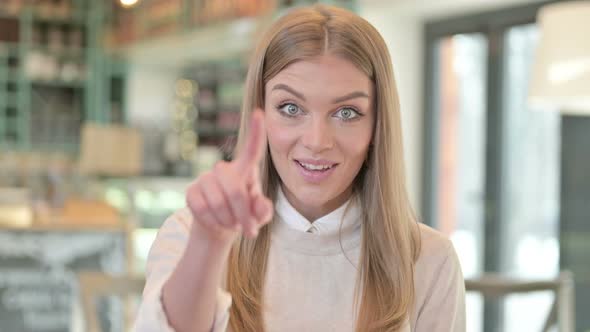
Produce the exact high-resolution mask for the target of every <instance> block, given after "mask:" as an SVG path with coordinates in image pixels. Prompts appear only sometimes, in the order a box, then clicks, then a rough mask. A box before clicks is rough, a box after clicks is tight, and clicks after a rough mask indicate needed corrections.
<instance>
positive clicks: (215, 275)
mask: <svg viewBox="0 0 590 332" xmlns="http://www.w3.org/2000/svg"><path fill="white" fill-rule="evenodd" d="M253 59H254V61H253V62H252V63H251V65H250V68H249V71H248V76H247V81H246V89H245V98H244V104H243V110H242V123H241V127H240V136H239V137H240V139H239V143H238V151H239V152H240V153H239V154H238V156H237V157H236V158H235V159H234V160H233V161H232V162H221V163H218V164H217V165H216V167H215V168H214V169H213V170H212V171H210V172H209V173H206V174H204V175H201V176H200V177H199V178H198V179H197V180H196V181H195V182H194V183H193V184H191V185H190V187H189V188H188V190H187V194H186V197H187V208H186V209H185V210H182V211H179V212H177V213H176V214H174V215H173V216H171V217H170V218H169V219H168V220H166V222H165V223H164V225H163V226H162V228H161V229H160V232H159V234H158V236H157V238H156V241H155V243H154V245H153V247H152V249H151V252H150V256H149V259H148V267H147V283H146V287H145V290H144V294H143V302H142V305H141V308H140V312H139V315H138V317H137V321H136V326H135V327H136V330H137V331H197V332H201V331H203V332H205V331H215V332H219V331H233V332H242V331H247V332H261V331H267V332H275V331H276V332H279V331H280V332H285V331H287V332H290V331H293V332H315V331H317V332H320V331H321V332H325V331H338V332H347V331H351V332H352V331H357V332H361V331H362V332H364V331H387V332H389V331H420V332H427V331H428V332H433V331H434V332H443V331H444V332H446V331H464V330H465V308H464V306H465V304H464V296H465V295H464V281H463V277H462V274H461V270H460V267H459V263H458V260H457V256H456V254H455V252H454V249H453V247H452V245H451V243H450V241H448V240H447V239H445V238H444V237H443V236H442V235H440V234H439V233H437V232H436V231H434V230H432V229H430V228H428V227H426V226H424V225H422V224H419V223H418V222H417V220H416V218H415V217H414V215H413V213H412V209H411V207H410V203H409V201H408V196H407V193H406V187H405V180H404V166H403V161H402V156H403V153H402V133H401V126H400V112H399V102H398V96H397V91H396V86H395V82H394V78H393V69H392V65H391V60H390V57H389V53H388V51H387V47H386V45H385V42H384V41H383V39H382V38H381V36H380V35H379V33H378V32H377V31H376V30H375V28H373V27H372V26H371V25H370V24H369V23H368V22H366V21H365V20H364V19H362V18H360V17H359V16H357V15H355V14H353V13H351V12H349V11H346V10H343V9H338V8H335V7H328V6H321V5H316V6H313V7H308V8H300V9H296V10H294V11H292V12H290V13H288V14H287V15H285V16H284V17H282V18H281V19H279V20H278V21H277V22H276V23H275V24H274V25H273V26H272V27H271V28H270V29H269V30H268V32H267V33H266V35H265V36H264V38H263V39H262V41H261V42H260V43H259V45H258V47H257V49H256V51H255V54H254V58H253Z"/></svg>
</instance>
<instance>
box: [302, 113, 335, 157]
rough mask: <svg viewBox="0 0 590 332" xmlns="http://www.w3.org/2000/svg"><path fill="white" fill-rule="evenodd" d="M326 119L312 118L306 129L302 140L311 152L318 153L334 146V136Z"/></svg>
mask: <svg viewBox="0 0 590 332" xmlns="http://www.w3.org/2000/svg"><path fill="white" fill-rule="evenodd" d="M326 122H327V121H325V120H324V119H317V118H316V119H312V121H311V122H310V123H309V126H308V127H307V128H305V129H304V133H303V137H302V142H303V145H304V146H305V147H306V148H307V149H308V150H310V151H311V152H314V153H318V152H322V151H324V150H329V149H331V148H332V147H333V146H334V137H333V133H332V129H331V128H330V125H329V124H328V123H326Z"/></svg>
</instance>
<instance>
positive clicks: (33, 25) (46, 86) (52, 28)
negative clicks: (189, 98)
mask: <svg viewBox="0 0 590 332" xmlns="http://www.w3.org/2000/svg"><path fill="white" fill-rule="evenodd" d="M31 3H32V2H30V1H25V0H10V1H6V2H2V3H0V150H18V151H39V150H40V151H48V152H54V151H55V152H68V153H77V151H78V142H79V138H80V130H81V127H82V125H83V123H84V122H87V121H91V122H100V123H109V122H125V116H124V106H125V104H124V98H123V97H124V93H122V92H121V91H112V90H113V89H112V88H113V86H116V87H117V88H120V89H122V88H123V87H124V84H121V81H124V79H125V70H124V68H125V65H124V62H121V61H116V60H114V59H112V58H111V57H109V56H107V55H106V54H105V52H104V51H103V45H102V43H103V36H104V33H105V31H106V29H105V24H106V22H107V18H108V15H110V14H111V12H110V10H109V7H108V6H105V4H104V2H103V1H91V0H39V1H36V2H35V3H34V5H31Z"/></svg>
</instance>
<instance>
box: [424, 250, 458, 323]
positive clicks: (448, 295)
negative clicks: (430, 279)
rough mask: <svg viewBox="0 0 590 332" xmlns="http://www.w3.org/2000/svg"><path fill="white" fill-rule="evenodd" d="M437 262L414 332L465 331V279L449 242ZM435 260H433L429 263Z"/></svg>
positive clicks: (433, 266)
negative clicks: (441, 257) (432, 280)
mask: <svg viewBox="0 0 590 332" xmlns="http://www.w3.org/2000/svg"><path fill="white" fill-rule="evenodd" d="M445 252H446V254H445V255H444V256H443V259H442V260H441V261H439V263H438V264H433V265H432V268H433V269H435V271H434V278H435V279H434V283H433V284H432V285H430V287H429V291H428V294H426V297H425V300H424V304H423V305H422V307H421V309H420V312H419V313H418V317H417V320H416V325H415V329H414V331H415V332H465V329H466V327H465V281H464V279H463V273H462V272H461V266H460V265H459V258H458V257H457V254H456V252H455V249H454V247H453V245H452V244H451V242H450V241H449V242H448V245H447V249H446V250H445ZM432 263H434V262H432Z"/></svg>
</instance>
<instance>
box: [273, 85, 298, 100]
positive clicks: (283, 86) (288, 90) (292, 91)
mask: <svg viewBox="0 0 590 332" xmlns="http://www.w3.org/2000/svg"><path fill="white" fill-rule="evenodd" d="M272 89H273V90H285V91H287V92H289V93H291V94H292V95H294V96H295V97H297V98H299V99H301V100H303V101H306V100H305V97H304V96H303V94H302V93H301V92H297V91H295V89H293V88H292V87H290V86H288V85H286V84H277V85H275V86H274V87H273V88H272Z"/></svg>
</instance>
